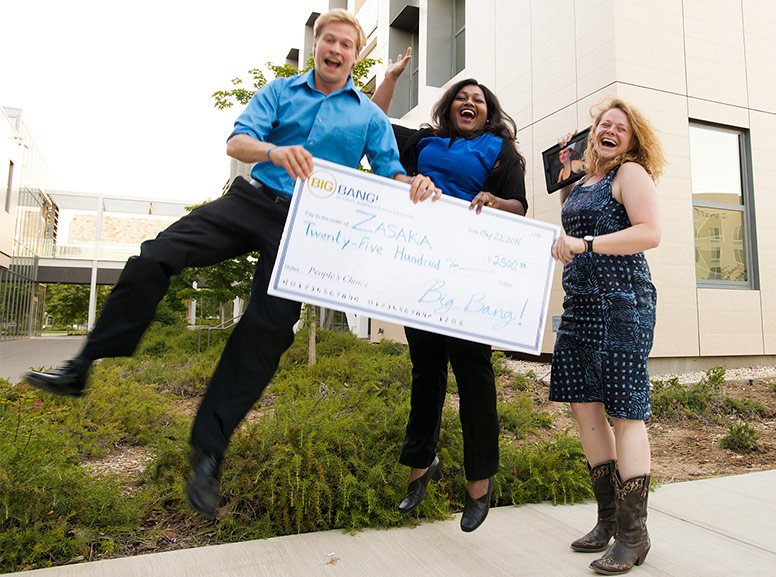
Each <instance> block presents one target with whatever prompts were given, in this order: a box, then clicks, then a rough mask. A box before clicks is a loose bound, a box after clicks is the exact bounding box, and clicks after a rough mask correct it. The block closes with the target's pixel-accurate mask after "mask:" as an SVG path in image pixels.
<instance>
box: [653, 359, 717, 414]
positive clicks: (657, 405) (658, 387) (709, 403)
mask: <svg viewBox="0 0 776 577" xmlns="http://www.w3.org/2000/svg"><path fill="white" fill-rule="evenodd" d="M724 382H725V369H724V367H713V368H711V369H709V370H707V371H706V374H705V376H704V377H703V378H702V379H701V380H700V381H699V382H698V383H695V384H693V385H690V386H686V385H683V384H681V383H680V382H679V379H677V378H676V377H674V378H672V379H670V380H668V381H659V380H653V381H652V414H653V415H654V416H655V417H665V418H675V417H682V416H704V415H708V414H709V412H710V409H711V408H712V407H715V408H716V407H718V406H719V405H720V404H721V397H720V388H721V386H722V384H723V383H724Z"/></svg>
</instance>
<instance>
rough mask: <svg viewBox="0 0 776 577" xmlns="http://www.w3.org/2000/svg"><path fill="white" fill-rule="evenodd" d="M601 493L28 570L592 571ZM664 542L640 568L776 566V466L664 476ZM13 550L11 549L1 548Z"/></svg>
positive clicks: (76, 574)
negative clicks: (571, 500)
mask: <svg viewBox="0 0 776 577" xmlns="http://www.w3.org/2000/svg"><path fill="white" fill-rule="evenodd" d="M81 342H82V339H81V338H79V337H42V338H37V339H29V340H26V341H25V340H20V341H5V342H0V376H7V375H9V376H11V377H12V380H13V379H17V378H20V376H21V374H22V373H23V372H24V371H25V370H27V369H28V368H29V367H35V368H38V367H41V366H54V365H58V364H59V363H60V362H61V361H63V360H66V359H68V358H70V357H72V356H73V355H74V354H75V353H76V352H77V351H78V350H79V348H80V346H81ZM594 518H595V504H593V503H586V504H583V505H573V506H571V505H564V506H557V507H556V506H553V505H551V504H549V503H542V504H539V505H525V506H522V507H499V508H497V509H494V510H492V511H491V513H490V515H489V516H488V519H487V521H486V522H485V524H484V525H483V526H482V527H480V528H479V529H478V530H477V531H475V532H474V533H469V534H466V533H462V532H461V531H460V529H459V527H458V522H459V518H458V516H456V517H455V518H454V519H452V520H450V521H444V522H436V523H423V524H421V525H420V526H419V527H416V528H414V529H408V528H399V529H388V530H373V529H370V530H365V531H360V532H358V533H355V534H353V535H351V534H347V533H342V532H341V531H326V532H321V533H309V534H305V535H292V536H288V537H276V538H274V539H266V540H261V541H249V542H244V543H234V544H229V545H215V546H211V547H201V548H198V549H188V550H182V551H171V552H167V553H154V554H149V555H141V556H137V557H128V558H124V559H111V560H107V561H96V562H92V563H81V564H77V565H67V566H64V567H53V568H50V569H39V570H35V571H26V572H21V573H16V574H15V575H29V576H31V577H114V576H117V577H118V576H121V577H124V576H131V577H159V576H162V577H210V576H213V577H215V576H218V577H314V576H318V575H321V576H331V577H416V576H428V577H437V576H439V577H458V576H461V577H463V576H467V577H468V576H470V577H479V576H488V577H507V576H510V577H512V576H519V577H575V576H586V577H590V576H592V575H594V573H593V572H592V571H591V570H590V569H589V568H588V564H589V563H590V561H592V560H593V559H595V558H596V557H595V555H596V554H583V553H575V552H573V551H571V549H569V547H568V543H570V542H571V541H572V540H574V539H575V538H577V537H579V536H580V535H582V534H583V533H585V532H587V531H588V530H589V529H590V527H591V526H592V522H593V519H594ZM648 525H649V530H650V535H651V537H652V550H651V551H650V553H649V555H648V557H647V560H646V562H645V564H644V565H642V566H641V567H636V568H634V569H633V571H632V572H631V573H630V575H633V576H634V577H653V576H675V577H695V576H698V577H701V576H702V577H713V576H720V577H723V576H724V577H734V576H735V577H737V576H748V575H753V576H758V577H768V576H772V577H776V538H775V537H776V471H765V472H761V473H750V474H748V475H739V476H732V477H720V478H715V479H705V480H701V481H691V482H686V483H675V484H670V485H664V486H662V487H660V488H658V489H657V490H656V491H655V492H653V493H651V494H650V507H649V521H648ZM0 554H1V553H0Z"/></svg>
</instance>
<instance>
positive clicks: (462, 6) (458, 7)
mask: <svg viewBox="0 0 776 577" xmlns="http://www.w3.org/2000/svg"><path fill="white" fill-rule="evenodd" d="M465 25H466V0H455V23H454V26H455V32H458V31H459V30H460V29H461V28H463V27H464V26H465Z"/></svg>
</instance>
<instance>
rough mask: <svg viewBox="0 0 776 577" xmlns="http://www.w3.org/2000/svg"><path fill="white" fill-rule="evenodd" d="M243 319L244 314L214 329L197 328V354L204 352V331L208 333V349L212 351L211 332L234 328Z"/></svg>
mask: <svg viewBox="0 0 776 577" xmlns="http://www.w3.org/2000/svg"><path fill="white" fill-rule="evenodd" d="M241 317H242V314H239V315H237V316H236V317H232V318H231V319H227V320H225V321H224V322H222V323H221V324H220V325H216V326H214V327H202V326H200V327H197V332H198V333H199V334H198V335H197V353H201V352H202V331H207V349H206V350H208V351H209V350H210V331H223V330H226V329H230V328H232V327H233V326H234V325H236V324H237V322H238V321H239V320H240V318H241Z"/></svg>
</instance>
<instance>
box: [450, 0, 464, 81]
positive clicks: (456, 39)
mask: <svg viewBox="0 0 776 577" xmlns="http://www.w3.org/2000/svg"><path fill="white" fill-rule="evenodd" d="M465 66H466V1H465V0H454V4H453V74H452V75H453V76H455V75H456V74H458V73H459V72H460V71H461V70H463V69H464V67H465Z"/></svg>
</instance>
